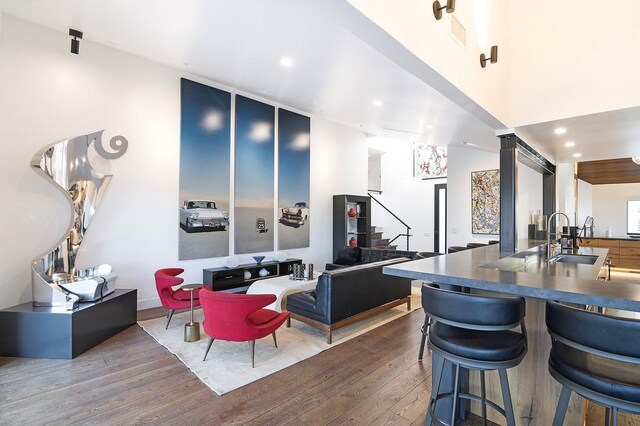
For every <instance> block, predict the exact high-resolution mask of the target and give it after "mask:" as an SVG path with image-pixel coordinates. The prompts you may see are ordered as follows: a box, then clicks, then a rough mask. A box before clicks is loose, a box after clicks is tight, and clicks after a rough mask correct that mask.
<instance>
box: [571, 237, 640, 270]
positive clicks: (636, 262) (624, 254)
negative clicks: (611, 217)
mask: <svg viewBox="0 0 640 426" xmlns="http://www.w3.org/2000/svg"><path fill="white" fill-rule="evenodd" d="M580 245H581V246H582V247H601V248H606V249H609V255H608V258H609V260H611V264H612V265H611V266H613V267H614V268H622V269H637V270H640V241H634V240H628V239H620V240H616V239H610V238H583V239H582V243H580Z"/></svg>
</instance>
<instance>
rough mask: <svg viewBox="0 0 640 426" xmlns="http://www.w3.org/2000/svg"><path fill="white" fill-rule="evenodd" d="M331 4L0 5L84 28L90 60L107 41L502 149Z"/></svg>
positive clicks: (296, 103) (26, 1)
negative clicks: (355, 30) (288, 62)
mask: <svg viewBox="0 0 640 426" xmlns="http://www.w3.org/2000/svg"><path fill="white" fill-rule="evenodd" d="M331 3H332V2H329V1H325V0H322V1H318V0H279V1H264V0H243V1H228V0H182V1H175V0H136V1H131V0H109V1H105V0H0V6H1V9H2V13H3V14H8V15H12V16H15V17H18V18H21V19H24V20H26V21H30V22H34V23H37V24H40V25H43V26H46V27H49V28H52V29H54V30H56V31H61V32H65V33H66V32H67V31H68V28H74V29H78V30H80V31H83V32H84V41H83V42H82V43H81V45H80V46H81V47H80V53H81V54H82V51H83V50H85V49H90V48H91V44H90V43H87V41H89V42H96V43H101V44H104V45H107V46H111V47H113V48H114V49H118V50H121V51H124V52H128V53H131V54H134V55H136V56H141V57H144V58H147V59H150V60H152V61H156V62H159V63H162V64H165V65H168V66H171V67H175V68H179V69H183V70H185V71H188V72H189V73H193V74H196V75H199V76H201V77H205V78H208V79H211V80H213V81H216V82H220V83H222V84H225V85H229V86H232V87H235V88H238V89H240V90H243V91H246V92H249V93H254V94H256V95H258V96H260V97H263V98H267V99H271V100H273V101H276V102H280V103H282V104H284V105H289V106H291V107H293V108H297V109H300V110H303V111H308V112H310V113H314V114H317V115H320V116H323V117H325V118H328V119H331V120H334V121H338V122H341V123H344V124H348V125H350V126H354V127H358V128H361V129H362V130H364V131H367V132H369V133H373V134H383V135H387V136H394V137H399V138H403V139H410V140H415V141H422V142H428V143H433V144H438V145H447V144H462V143H463V142H464V141H466V142H468V143H471V144H474V145H477V146H478V147H480V148H483V149H491V150H494V151H497V150H498V147H499V144H498V139H497V138H496V137H495V135H494V129H492V128H491V127H489V126H488V125H486V124H484V123H483V122H481V121H479V120H478V119H477V118H475V117H474V116H473V115H471V114H470V113H468V112H467V111H465V110H463V109H462V108H460V107H459V106H457V105H456V104H454V103H452V102H451V101H449V100H448V99H447V98H445V97H444V96H443V95H442V94H441V93H440V92H438V91H436V90H435V89H433V88H431V87H429V86H428V85H427V84H425V83H424V82H422V81H420V80H419V79H417V78H416V77H414V76H413V75H411V74H410V73H408V72H407V71H405V70H403V69H402V68H400V67H399V66H398V65H396V64H395V63H393V62H392V61H390V60H389V59H387V58H386V57H385V56H383V55H382V54H380V53H379V52H378V51H376V50H375V49H373V48H372V47H371V46H369V45H368V44H366V43H364V42H363V41H362V40H360V39H359V38H357V37H356V36H354V35H353V34H352V33H351V32H349V30H348V29H346V28H344V27H341V26H340V25H339V24H338V23H336V22H335V20H334V19H331V14H330V13H327V9H328V8H330V7H331ZM60 48H61V49H68V48H69V46H68V45H65V46H60ZM284 56H287V57H289V58H291V59H292V60H293V66H292V67H291V68H288V69H286V68H283V67H282V66H281V65H280V64H279V60H280V58H281V57H284ZM185 64H188V65H185ZM374 99H378V100H381V101H382V102H383V104H384V105H383V106H382V107H375V106H373V105H372V101H373V100H374Z"/></svg>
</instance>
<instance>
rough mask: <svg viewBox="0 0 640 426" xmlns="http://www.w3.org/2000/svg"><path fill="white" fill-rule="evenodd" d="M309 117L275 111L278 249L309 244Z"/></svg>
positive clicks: (280, 110)
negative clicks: (276, 124) (276, 118)
mask: <svg viewBox="0 0 640 426" xmlns="http://www.w3.org/2000/svg"><path fill="white" fill-rule="evenodd" d="M310 140H311V120H310V119H309V117H305V116H304V115H300V114H296V113H294V112H291V111H287V110H284V109H279V110H278V215H279V219H278V249H280V250H287V249H293V248H300V247H309V221H310V214H309V210H310V206H309V194H310V182H309V166H310Z"/></svg>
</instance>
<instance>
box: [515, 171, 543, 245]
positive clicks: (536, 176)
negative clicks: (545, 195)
mask: <svg viewBox="0 0 640 426" xmlns="http://www.w3.org/2000/svg"><path fill="white" fill-rule="evenodd" d="M536 210H540V212H542V174H541V173H538V172H536V171H535V170H533V169H531V168H529V167H527V166H525V165H524V164H521V163H519V164H518V199H517V200H516V229H517V233H518V238H519V239H520V238H527V234H528V232H529V229H528V225H529V223H530V222H531V221H530V218H531V215H532V214H534V213H535V212H536Z"/></svg>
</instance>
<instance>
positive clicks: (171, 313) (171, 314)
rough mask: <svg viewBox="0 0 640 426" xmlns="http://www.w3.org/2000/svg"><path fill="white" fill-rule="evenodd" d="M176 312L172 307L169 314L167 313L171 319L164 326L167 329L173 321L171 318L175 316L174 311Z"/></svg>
mask: <svg viewBox="0 0 640 426" xmlns="http://www.w3.org/2000/svg"><path fill="white" fill-rule="evenodd" d="M174 312H175V310H174V309H171V310H170V311H169V314H168V315H167V317H168V318H169V319H168V320H167V326H166V327H165V328H164V329H165V330H166V329H168V328H169V323H170V322H171V318H173V313H174Z"/></svg>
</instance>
